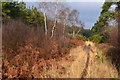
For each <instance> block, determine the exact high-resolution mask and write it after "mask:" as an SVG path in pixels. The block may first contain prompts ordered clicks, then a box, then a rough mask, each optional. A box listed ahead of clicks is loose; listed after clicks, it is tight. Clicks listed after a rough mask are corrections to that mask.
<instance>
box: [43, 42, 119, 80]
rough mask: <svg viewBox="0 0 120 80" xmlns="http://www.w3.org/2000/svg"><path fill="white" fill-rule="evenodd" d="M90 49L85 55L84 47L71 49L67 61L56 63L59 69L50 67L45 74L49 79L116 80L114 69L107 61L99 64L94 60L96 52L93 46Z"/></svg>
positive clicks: (116, 75) (64, 59)
mask: <svg viewBox="0 0 120 80" xmlns="http://www.w3.org/2000/svg"><path fill="white" fill-rule="evenodd" d="M86 46H88V44H86ZM91 49H92V51H89V53H86V52H87V51H86V47H85V46H78V47H77V48H74V49H71V51H70V54H69V55H68V56H67V59H66V58H63V59H62V60H61V61H58V62H57V63H58V64H59V65H60V66H61V68H55V67H52V68H51V69H50V70H48V71H47V72H46V73H45V74H47V75H49V76H50V77H51V78H117V77H118V74H117V71H116V69H115V67H114V66H113V65H112V64H111V63H109V62H108V61H107V60H104V62H102V63H101V62H99V61H98V60H97V59H96V58H95V56H96V55H97V53H98V52H97V49H96V48H95V46H94V45H93V44H91Z"/></svg>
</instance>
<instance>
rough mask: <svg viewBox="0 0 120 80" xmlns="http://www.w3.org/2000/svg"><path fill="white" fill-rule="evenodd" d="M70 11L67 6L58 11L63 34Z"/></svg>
mask: <svg viewBox="0 0 120 80" xmlns="http://www.w3.org/2000/svg"><path fill="white" fill-rule="evenodd" d="M70 11H71V10H70V8H69V7H63V9H62V10H61V11H60V14H59V19H60V21H61V22H62V23H63V34H65V28H66V25H67V22H68V17H69V14H70Z"/></svg>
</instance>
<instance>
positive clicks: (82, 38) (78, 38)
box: [74, 35, 87, 41]
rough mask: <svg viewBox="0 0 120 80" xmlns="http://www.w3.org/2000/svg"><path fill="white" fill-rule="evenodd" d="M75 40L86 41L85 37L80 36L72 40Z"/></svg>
mask: <svg viewBox="0 0 120 80" xmlns="http://www.w3.org/2000/svg"><path fill="white" fill-rule="evenodd" d="M74 39H75V40H83V41H86V40H87V38H86V37H85V36H82V35H78V36H77V37H75V38H74Z"/></svg>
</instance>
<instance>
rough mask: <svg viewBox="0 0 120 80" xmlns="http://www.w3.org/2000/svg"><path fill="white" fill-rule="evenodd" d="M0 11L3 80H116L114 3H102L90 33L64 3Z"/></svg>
mask: <svg viewBox="0 0 120 80" xmlns="http://www.w3.org/2000/svg"><path fill="white" fill-rule="evenodd" d="M0 5H1V6H2V52H3V56H2V57H3V65H2V77H3V79H7V78H102V77H104V78H118V77H120V37H119V36H120V2H104V4H103V6H102V11H101V14H100V16H99V19H98V20H97V22H96V23H95V24H94V26H93V27H92V29H91V30H90V29H84V26H85V24H84V22H82V21H81V20H80V19H79V15H80V14H79V12H78V11H77V10H75V9H72V8H70V6H68V5H66V4H65V3H59V2H40V3H39V5H38V7H34V6H33V7H26V4H25V3H24V2H2V3H0ZM113 6H114V8H113ZM89 46H91V49H92V50H90V52H89V53H90V54H85V53H86V52H87V51H86V48H88V47H89ZM72 48H74V49H72ZM86 59H87V61H86ZM70 62H71V63H70ZM71 64H72V65H71ZM88 65H89V66H88ZM78 69H79V70H78ZM94 74H96V75H94Z"/></svg>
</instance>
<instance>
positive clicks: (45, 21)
mask: <svg viewBox="0 0 120 80" xmlns="http://www.w3.org/2000/svg"><path fill="white" fill-rule="evenodd" d="M44 25H45V35H46V36H47V18H46V13H45V12H44Z"/></svg>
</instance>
